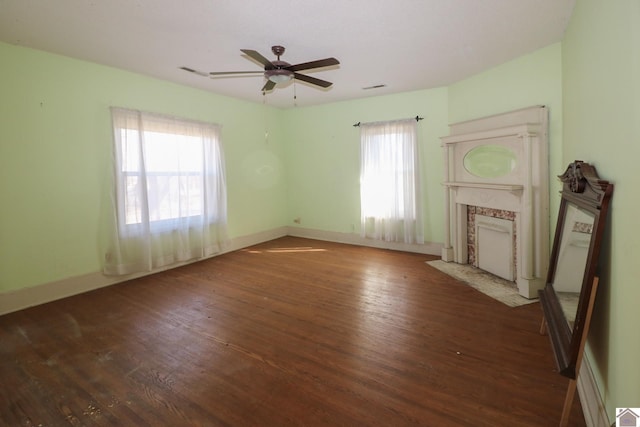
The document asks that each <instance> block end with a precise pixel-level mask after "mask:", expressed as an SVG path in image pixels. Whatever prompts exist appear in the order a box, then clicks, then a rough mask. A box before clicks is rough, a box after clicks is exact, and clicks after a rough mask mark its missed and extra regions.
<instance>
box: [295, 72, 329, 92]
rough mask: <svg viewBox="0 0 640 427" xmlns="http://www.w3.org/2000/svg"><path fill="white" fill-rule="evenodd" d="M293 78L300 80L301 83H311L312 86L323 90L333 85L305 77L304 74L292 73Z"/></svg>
mask: <svg viewBox="0 0 640 427" xmlns="http://www.w3.org/2000/svg"><path fill="white" fill-rule="evenodd" d="M293 76H294V77H295V78H296V79H298V80H302V81H303V82H307V83H311V84H312V85H316V86H320V87H324V88H327V87H329V86H331V85H332V84H333V83H331V82H328V81H326V80H320V79H317V78H315V77H311V76H305V75H304V74H299V73H293Z"/></svg>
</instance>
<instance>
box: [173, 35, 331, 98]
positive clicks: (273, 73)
mask: <svg viewBox="0 0 640 427" xmlns="http://www.w3.org/2000/svg"><path fill="white" fill-rule="evenodd" d="M240 50H241V51H242V53H244V54H245V55H247V56H248V57H249V58H251V59H253V60H255V61H257V62H259V63H260V64H262V65H263V66H264V71H212V72H210V73H206V72H204V71H198V70H194V69H193V68H189V67H180V69H182V70H185V71H188V72H190V73H194V74H198V75H200V76H205V77H206V76H209V77H216V76H232V75H240V74H263V75H264V77H265V78H266V79H267V82H266V83H265V85H264V86H263V87H262V92H268V91H270V90H272V89H273V88H274V87H275V86H276V84H278V83H286V82H288V81H290V80H292V79H297V80H301V81H303V82H307V83H310V84H312V85H316V86H320V87H323V88H328V87H330V86H331V85H332V84H333V83H331V82H328V81H326V80H321V79H318V78H315V77H311V76H307V75H305V74H300V73H298V71H304V70H311V69H314V68H322V67H329V66H332V65H338V64H340V61H338V60H337V59H336V58H326V59H319V60H317V61H311V62H304V63H301V64H296V65H291V64H289V63H288V62H285V61H281V60H280V56H281V55H282V54H283V53H284V47H282V46H272V47H271V52H273V54H274V55H275V56H277V57H278V59H277V60H275V61H269V60H268V59H267V58H265V57H264V56H262V55H261V54H260V53H258V52H256V51H255V50H250V49H240Z"/></svg>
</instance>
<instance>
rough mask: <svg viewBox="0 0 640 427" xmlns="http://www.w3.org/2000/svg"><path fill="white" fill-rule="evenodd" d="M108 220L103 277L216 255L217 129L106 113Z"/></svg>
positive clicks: (220, 218)
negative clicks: (110, 158) (109, 128)
mask: <svg viewBox="0 0 640 427" xmlns="http://www.w3.org/2000/svg"><path fill="white" fill-rule="evenodd" d="M111 117H112V123H113V153H114V168H115V169H114V185H113V187H114V194H113V203H112V205H113V209H112V212H113V221H112V227H111V233H110V234H111V236H110V239H109V245H108V248H107V251H106V254H105V266H104V272H105V273H106V274H130V273H136V272H144V271H151V270H153V269H155V268H159V267H165V266H169V265H171V264H174V263H178V262H182V261H187V260H193V259H198V258H203V257H207V256H210V255H213V254H215V253H217V252H220V250H221V247H222V245H224V243H225V241H226V227H227V202H226V199H227V196H226V179H225V168H224V156H223V152H222V147H221V144H220V126H218V125H215V124H211V123H202V122H196V121H190V120H184V119H179V118H175V117H169V116H163V115H158V114H152V113H145V112H140V111H134V110H127V109H122V108H115V107H113V108H111Z"/></svg>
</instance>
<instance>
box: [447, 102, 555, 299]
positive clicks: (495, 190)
mask: <svg viewBox="0 0 640 427" xmlns="http://www.w3.org/2000/svg"><path fill="white" fill-rule="evenodd" d="M547 121H548V111H547V108H546V107H544V106H535V107H530V108H526V109H522V110H517V111H513V112H510V113H505V114H500V115H496V116H491V117H485V118H482V119H477V120H472V121H468V122H462V123H456V124H453V125H450V135H449V136H446V137H443V138H441V139H442V146H443V151H444V169H445V171H444V172H445V177H444V178H445V179H444V182H443V185H444V190H445V229H446V232H445V243H444V247H443V250H442V259H443V260H444V261H447V262H457V263H459V264H467V263H468V256H467V206H479V207H484V208H492V209H498V210H505V211H511V212H514V213H515V223H516V235H515V239H514V240H515V250H516V254H517V262H516V271H515V278H516V279H515V281H516V284H517V286H518V291H519V293H520V294H521V295H523V296H525V297H527V298H534V297H536V296H537V291H538V289H542V288H543V287H544V283H545V281H546V280H545V279H546V273H547V265H548V261H549V182H548V179H549V178H548V142H547V140H548V132H547V128H548V123H547ZM482 146H491V147H496V146H497V147H498V148H500V149H503V148H504V149H506V150H507V152H509V153H510V155H512V156H513V165H514V166H513V168H512V169H511V170H510V171H507V172H505V173H503V174H500V175H499V176H491V177H488V178H487V177H480V176H476V175H474V173H472V171H469V170H467V168H466V167H465V162H464V160H465V156H467V154H469V153H470V152H471V151H472V150H474V149H476V148H478V147H482ZM489 160H490V159H489Z"/></svg>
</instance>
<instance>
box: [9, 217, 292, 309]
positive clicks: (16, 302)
mask: <svg viewBox="0 0 640 427" xmlns="http://www.w3.org/2000/svg"><path fill="white" fill-rule="evenodd" d="M286 235H287V228H286V227H279V228H275V229H273V230H268V231H263V232H260V233H255V234H251V235H247V236H240V237H236V238H233V239H231V241H230V242H229V243H228V245H227V246H226V247H225V248H224V250H223V251H222V252H220V253H218V254H215V255H213V256H217V255H221V254H223V253H227V252H232V251H235V250H238V249H242V248H246V247H248V246H252V245H256V244H258V243H262V242H266V241H269V240H273V239H277V238H279V237H283V236H286ZM198 261H201V260H198ZM190 262H194V261H187V262H184V263H180V264H173V265H171V266H170V267H167V268H163V269H158V270H154V271H152V272H145V273H139V274H130V275H126V276H107V275H104V274H103V273H102V272H94V273H89V274H83V275H80V276H74V277H68V278H66V279H62V280H56V281H54V282H48V283H43V284H41V285H36V286H31V287H28V288H22V289H17V290H14V291H8V292H2V293H0V315H2V314H7V313H11V312H14V311H18V310H22V309H24V308H29V307H33V306H36V305H40V304H45V303H48V302H51V301H55V300H58V299H62V298H66V297H70V296H72V295H77V294H81V293H84V292H89V291H92V290H94V289H99V288H103V287H105V286H110V285H115V284H116V283H121V282H125V281H127V280H131V279H135V278H137V277H142V276H146V275H149V274H154V273H157V272H159V271H162V270H167V269H169V268H175V267H179V266H180V265H185V264H189V263H190Z"/></svg>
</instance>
